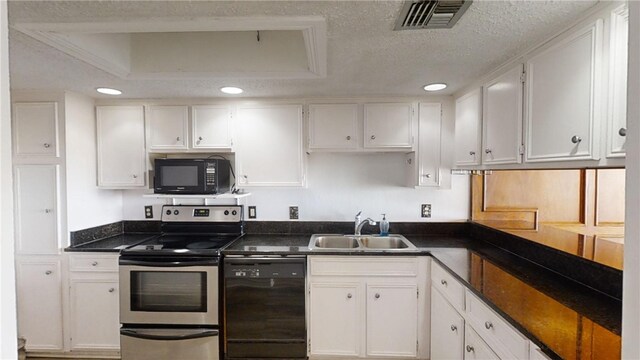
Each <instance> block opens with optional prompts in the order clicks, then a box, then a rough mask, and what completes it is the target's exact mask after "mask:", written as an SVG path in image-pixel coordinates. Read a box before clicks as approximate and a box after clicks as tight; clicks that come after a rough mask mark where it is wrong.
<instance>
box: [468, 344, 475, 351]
mask: <svg viewBox="0 0 640 360" xmlns="http://www.w3.org/2000/svg"><path fill="white" fill-rule="evenodd" d="M466 349H467V352H468V353H470V352H473V351H474V350H475V349H474V348H473V346H471V345H467V347H466Z"/></svg>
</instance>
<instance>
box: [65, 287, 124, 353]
mask: <svg viewBox="0 0 640 360" xmlns="http://www.w3.org/2000/svg"><path fill="white" fill-rule="evenodd" d="M70 282H71V349H72V350H109V349H119V348H120V320H119V319H120V312H119V304H120V299H119V292H118V279H117V278H115V279H104V280H97V279H71V281H70Z"/></svg>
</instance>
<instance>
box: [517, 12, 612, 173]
mask: <svg viewBox="0 0 640 360" xmlns="http://www.w3.org/2000/svg"><path fill="white" fill-rule="evenodd" d="M601 52H602V20H601V19H598V20H596V21H594V22H592V23H591V24H589V25H588V26H586V27H583V28H581V29H579V30H578V31H574V32H572V33H570V34H568V35H567V36H566V37H564V38H563V39H562V40H560V41H558V42H555V43H553V44H552V45H551V46H549V47H548V48H546V49H544V50H542V51H541V52H539V53H537V54H536V55H535V56H533V57H531V58H530V59H529V60H528V61H527V70H526V71H527V109H526V140H527V141H526V144H527V149H526V161H528V162H538V161H559V160H575V159H582V160H585V159H596V160H597V159H598V158H599V155H598V154H599V153H598V151H597V148H598V143H599V136H600V133H599V132H598V126H599V124H600V112H601V111H602V110H601V97H602V96H601V94H602V93H601V90H602V85H601V76H602V74H601V73H602V71H601Z"/></svg>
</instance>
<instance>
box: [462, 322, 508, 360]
mask: <svg viewBox="0 0 640 360" xmlns="http://www.w3.org/2000/svg"><path fill="white" fill-rule="evenodd" d="M464 359H465V360H468V359H478V360H480V359H481V360H500V357H499V356H498V355H496V353H495V352H493V350H491V348H490V347H489V345H487V343H485V342H484V341H483V340H482V338H480V336H478V334H477V333H476V332H475V331H473V329H472V328H471V327H470V326H465V329H464Z"/></svg>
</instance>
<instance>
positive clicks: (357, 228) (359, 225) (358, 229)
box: [353, 211, 376, 235]
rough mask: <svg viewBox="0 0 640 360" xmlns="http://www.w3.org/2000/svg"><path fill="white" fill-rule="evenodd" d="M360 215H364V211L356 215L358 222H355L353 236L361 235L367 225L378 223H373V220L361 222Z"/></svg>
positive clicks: (368, 219)
mask: <svg viewBox="0 0 640 360" xmlns="http://www.w3.org/2000/svg"><path fill="white" fill-rule="evenodd" d="M360 214H362V211H359V212H358V213H357V214H356V221H355V226H354V228H353V234H354V235H360V232H361V231H362V227H363V226H364V224H365V223H367V222H368V223H369V225H375V224H376V222H375V221H373V219H372V218H366V219H364V220H362V221H360Z"/></svg>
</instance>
